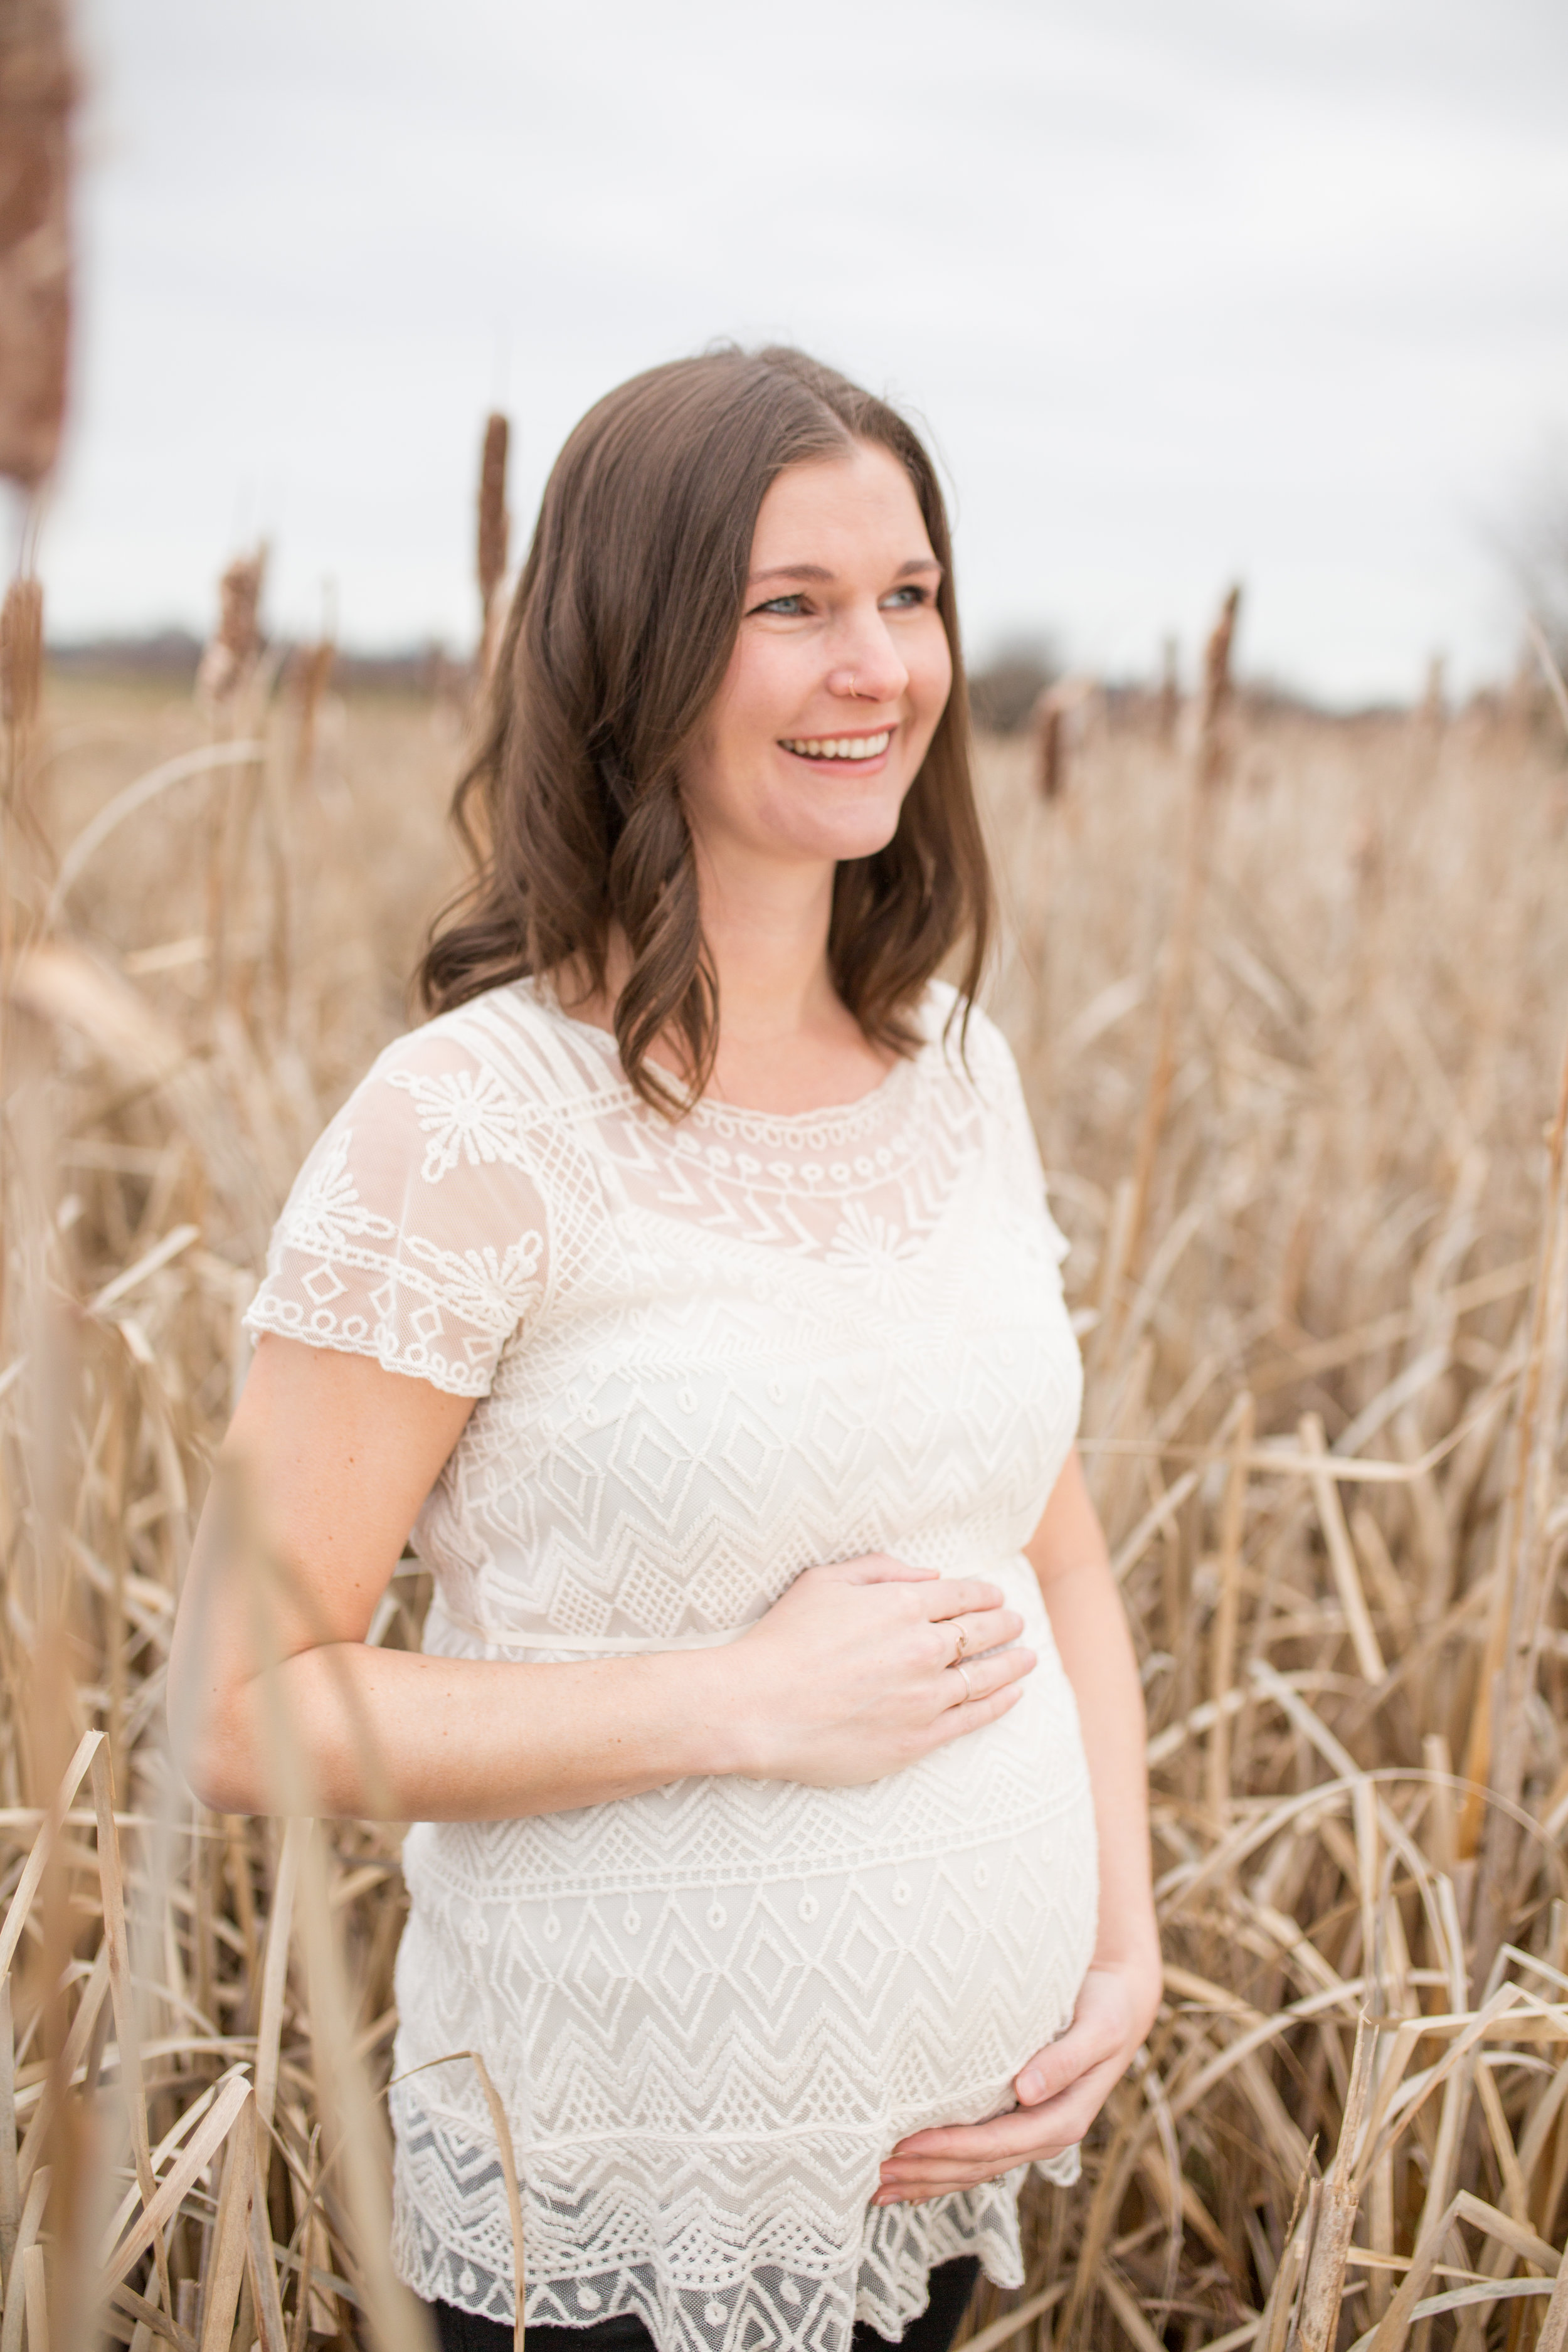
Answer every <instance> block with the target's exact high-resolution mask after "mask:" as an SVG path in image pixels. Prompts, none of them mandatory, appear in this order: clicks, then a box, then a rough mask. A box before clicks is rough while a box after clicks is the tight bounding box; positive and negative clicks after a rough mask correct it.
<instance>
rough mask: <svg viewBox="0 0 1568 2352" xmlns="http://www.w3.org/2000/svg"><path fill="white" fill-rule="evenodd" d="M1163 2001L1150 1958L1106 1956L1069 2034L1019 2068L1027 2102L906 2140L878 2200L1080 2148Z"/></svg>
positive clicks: (910, 2199) (930, 2191)
mask: <svg viewBox="0 0 1568 2352" xmlns="http://www.w3.org/2000/svg"><path fill="white" fill-rule="evenodd" d="M1159 2003H1160V1981H1159V1977H1158V1974H1157V1973H1156V1972H1154V1971H1152V1970H1151V1969H1149V1968H1148V1967H1147V1966H1142V1967H1134V1966H1132V1965H1131V1964H1130V1963H1123V1962H1117V1961H1110V1960H1097V1961H1096V1962H1095V1963H1094V1965H1093V1966H1092V1967H1091V1968H1090V1969H1089V1974H1088V1975H1087V1976H1086V1977H1085V1979H1084V1980H1083V1984H1082V1987H1081V1989H1080V1990H1079V1997H1078V2003H1077V2006H1076V2008H1075V2009H1074V2011H1073V2021H1072V2023H1071V2024H1070V2025H1069V2026H1068V2030H1067V2032H1065V2033H1064V2034H1063V2035H1062V2037H1061V2039H1060V2041H1059V2042H1050V2043H1048V2044H1047V2047H1046V2048H1045V2049H1044V2050H1041V2051H1037V2053H1036V2054H1035V2056H1034V2057H1033V2058H1031V2059H1030V2061H1029V2063H1028V2064H1027V2065H1026V2066H1025V2067H1024V2068H1023V2069H1022V2070H1021V2072H1020V2073H1019V2074H1017V2075H1016V2077H1015V2080H1014V2085H1013V2087H1014V2089H1015V2090H1016V2092H1017V2095H1018V2105H1017V2106H1016V2107H1015V2108H1014V2109H1013V2111H1012V2112H1011V2114H1009V2115H1005V2116H994V2118H993V2120H992V2121H991V2122H990V2123H986V2124H955V2125H952V2126H947V2127H945V2128H942V2129H938V2130H934V2131H921V2132H914V2133H912V2134H911V2135H910V2137H909V2138H908V2139H901V2140H900V2142H899V2144H898V2146H897V2147H895V2148H894V2150H893V2152H892V2154H891V2155H890V2156H889V2157H888V2158H885V2159H884V2161H883V2165H882V2180H881V2186H880V2188H879V2189H878V2191H877V2194H876V2196H875V2197H874V2198H873V2199H872V2200H871V2201H872V2203H873V2204H874V2205H903V2204H908V2205H919V2204H922V2203H924V2201H925V2200H926V2199H927V2198H930V2197H948V2196H951V2195H952V2193H953V2192H954V2190H956V2189H973V2188H975V2187H976V2186H977V2185H978V2184H979V2183H980V2182H982V2181H985V2180H994V2179H997V2178H998V2176H999V2175H1000V2174H1002V2173H1004V2172H1011V2171H1012V2170H1013V2168H1015V2166H1016V2165H1020V2164H1032V2163H1035V2162H1037V2161H1041V2160H1043V2159H1045V2158H1048V2157H1053V2156H1059V2155H1060V2154H1061V2152H1062V2150H1063V2148H1066V2147H1073V2146H1074V2144H1075V2143H1076V2142H1077V2141H1079V2140H1080V2139H1081V2138H1082V2137H1083V2136H1084V2134H1085V2132H1087V2131H1088V2129H1089V2126H1090V2124H1091V2123H1092V2122H1093V2121H1094V2118H1095V2116H1097V2115H1098V2114H1099V2113H1100V2108H1101V2107H1102V2106H1103V2105H1105V2102H1106V2100H1107V2099H1108V2098H1109V2097H1110V2093H1111V2091H1112V2090H1113V2089H1114V2088H1115V2086H1116V2084H1118V2083H1119V2082H1120V2081H1121V2077H1122V2075H1123V2074H1125V2073H1126V2071H1127V2068H1128V2067H1129V2065H1130V2064H1131V2060H1132V2054H1133V2053H1134V2051H1136V2050H1137V2049H1138V2047H1139V2045H1140V2043H1141V2042H1142V2040H1143V2038H1144V2036H1145V2034H1146V2033H1147V2032H1148V2031H1149V2028H1150V2026H1151V2025H1152V2023H1153V2020H1154V2012H1155V2011H1156V2010H1157V2008H1158V2007H1159Z"/></svg>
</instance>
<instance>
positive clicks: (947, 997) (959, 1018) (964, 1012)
mask: <svg viewBox="0 0 1568 2352" xmlns="http://www.w3.org/2000/svg"><path fill="white" fill-rule="evenodd" d="M916 1018H917V1020H918V1022H919V1024H920V1029H921V1036H922V1038H923V1040H924V1050H925V1051H926V1052H927V1053H929V1054H931V1055H933V1056H934V1057H936V1058H937V1059H938V1060H939V1061H941V1062H942V1063H943V1064H945V1066H947V1068H949V1069H950V1070H952V1071H953V1072H954V1073H955V1074H956V1075H957V1076H960V1077H961V1078H965V1079H967V1080H968V1081H969V1082H970V1083H971V1084H972V1085H974V1086H976V1087H978V1088H979V1089H980V1090H981V1092H982V1093H985V1092H988V1091H990V1090H991V1089H992V1088H994V1087H995V1086H998V1085H1000V1086H1001V1087H1005V1088H1007V1089H1009V1090H1010V1089H1012V1088H1015V1087H1017V1085H1018V1066H1017V1064H1016V1062H1015V1060H1014V1058H1013V1049H1012V1047H1011V1046H1010V1045H1008V1043H1007V1040H1006V1038H1005V1036H1004V1035H1003V1034H1002V1032H1001V1030H1000V1029H999V1028H998V1027H997V1025H996V1024H995V1022H994V1020H993V1019H992V1018H991V1015H990V1014H989V1013H986V1012H984V1011H983V1010H982V1008H981V1007H980V1006H979V1005H978V1004H976V1003H974V1001H973V998H972V997H971V998H965V997H964V995H963V992H962V991H960V990H959V989H956V988H954V987H953V985H952V982H951V981H946V980H931V981H928V982H926V987H925V994H924V996H923V997H922V998H921V1003H920V1006H919V1010H918V1013H917V1015H916Z"/></svg>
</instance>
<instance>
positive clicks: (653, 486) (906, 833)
mask: <svg viewBox="0 0 1568 2352" xmlns="http://www.w3.org/2000/svg"><path fill="white" fill-rule="evenodd" d="M857 441H868V442H875V443H877V444H879V446H881V447H883V448H885V449H888V450H889V451H890V452H891V453H892V455H893V456H894V457H896V458H897V459H898V460H899V463H900V465H901V466H902V467H904V469H905V471H906V473H907V474H908V475H909V478H910V483H911V484H912V486H913V488H914V493H915V497H916V499H917V500H918V502H919V505H920V509H921V516H922V517H923V519H924V521H925V527H926V530H928V532H929V533H930V535H931V547H932V550H933V551H934V552H935V554H936V556H937V559H938V561H939V562H941V564H942V585H941V588H940V589H939V591H938V595H937V602H938V606H939V609H940V611H941V613H942V621H943V623H944V624H945V625H946V629H947V636H948V643H949V645H950V646H951V647H952V693H951V694H950V696H949V698H948V702H947V707H946V709H944V710H943V712H942V718H941V719H940V721H939V722H938V725H937V729H936V732H935V734H934V735H933V736H932V738H931V746H930V749H929V750H928V751H927V752H926V756H925V759H924V761H922V762H921V768H920V772H919V773H918V774H917V775H916V777H915V779H914V782H913V783H912V784H911V785H910V790H909V793H907V795H906V797H905V800H904V803H903V807H902V809H901V811H900V817H899V823H898V828H897V830H896V832H895V833H894V835H893V837H892V839H891V841H889V843H888V845H887V846H886V847H885V848H883V849H879V850H877V851H875V852H874V853H873V854H872V855H871V856H868V857H857V858H850V859H846V860H844V861H843V862H842V863H841V864H840V865H839V866H838V869H837V875H836V877H835V880H834V888H833V914H832V919H831V923H830V927H829V932H828V957H829V961H830V963H831V967H832V972H833V979H834V982H835V985H836V986H837V990H838V993H839V995H840V996H841V997H842V999H843V1001H844V1003H845V1004H846V1005H847V1007H848V1009H849V1011H850V1012H851V1013H853V1014H854V1015H855V1018H856V1019H857V1021H858V1023H859V1024H860V1027H861V1029H862V1030H863V1031H864V1033H865V1034H866V1035H867V1036H868V1038H869V1039H870V1040H871V1041H872V1042H873V1043H874V1044H876V1045H881V1046H884V1047H888V1048H890V1049H891V1050H892V1051H894V1052H896V1053H900V1054H906V1055H907V1054H910V1053H912V1052H913V1051H914V1049H915V1046H916V1045H917V1044H918V1042H919V1036H918V1032H917V1029H916V1026H915V1022H914V1019H913V1013H914V1009H915V1006H916V1004H917V1003H918V1001H919V999H920V996H921V992H922V990H923V989H924V986H925V983H926V982H927V981H928V980H929V979H930V978H931V974H932V973H933V972H934V971H936V969H937V967H938V965H939V964H941V963H942V961H943V960H944V959H945V958H946V957H947V956H948V955H949V953H950V952H951V951H952V950H954V949H955V948H957V947H959V946H960V945H961V944H962V946H963V950H964V952H963V961H962V965H961V967H960V971H959V977H958V986H959V1000H960V1004H961V1005H962V1008H963V1013H964V1015H965V1016H967V1013H968V1009H969V1005H970V1003H971V1001H972V999H973V994H974V992H975V989H976V987H977V985H978V983H979V980H980V975H981V971H982V969H983V967H984V961H985V953H986V949H987V947H988V945H989V942H990V938H991V932H992V928H993V922H994V915H993V899H992V886H991V877H990V872H989V868H988V866H987V863H986V857H985V848H984V840H983V838H982V835H981V829H980V820H979V815H978V812H977V810H976V808H975V803H974V792H973V782H972V779H971V775H970V766H969V707H968V698H967V693H966V690H965V687H964V681H963V663H962V660H961V658H960V653H959V636H958V614H957V609H956V606H955V604H954V601H953V589H952V543H951V539H950V535H949V531H948V527H947V515H946V511H945V509H944V508H943V505H942V491H941V488H939V486H938V482H937V478H936V470H935V468H934V467H933V466H932V464H931V458H930V457H929V456H928V455H927V453H926V450H925V448H924V446H922V444H921V439H920V436H919V435H918V434H917V433H916V432H915V431H914V429H913V427H912V426H911V425H909V424H907V423H906V421H905V420H904V418H903V417H901V416H900V415H899V414H898V412H897V410H896V409H894V408H891V407H889V404H887V402H886V401H882V400H878V399H876V398H875V397H874V396H873V395H872V394H870V393H868V392H862V391H861V390H860V388H859V387H858V385H857V384H853V383H849V382H848V381H847V378H846V377H844V376H841V375H838V374H837V373H835V372H834V371H833V369H831V368H827V367H824V366H822V365H821V364H820V363H819V362H817V361H816V360H813V359H809V358H807V357H806V355H805V352H797V351H790V350H784V349H772V350H767V351H761V352H742V351H737V350H722V351H716V352H708V353H706V354H705V355H704V356H703V357H702V358H700V359H691V360H677V361H675V362H672V363H671V364H669V365H668V366H666V367H658V368H653V369H651V370H650V371H649V372H648V373H647V374H646V375H639V376H634V377H633V379H632V381H631V382H630V383H624V384H622V385H621V386H620V387H619V389H618V390H616V391H615V392H612V393H610V394H607V395H606V397H605V399H603V400H601V401H600V402H599V403H598V404H597V405H596V406H595V407H594V408H591V409H590V410H589V412H588V414H587V415H586V416H584V419H583V421H582V423H581V424H580V425H578V426H577V427H576V430H575V431H574V433H573V435H572V436H571V438H570V439H569V440H568V441H567V443H566V446H565V447H564V448H563V450H562V452H561V455H560V457H558V458H557V459H556V461H555V466H554V468H553V470H552V474H551V477H550V480H549V482H548V484H547V485H546V488H545V492H544V500H543V504H542V508H541V509H540V516H539V523H538V527H537V529H536V530H535V531H534V534H533V543H532V545H531V547H530V549H529V551H528V560H527V562H525V563H524V565H523V567H522V573H521V578H520V580H519V582H518V585H517V593H516V596H515V598H514V599H513V602H512V606H511V611H510V615H509V617H508V620H507V625H506V630H505V634H504V635H503V637H502V640H501V644H500V651H499V654H498V656H497V661H496V666H495V671H494V675H493V678H492V682H491V686H490V689H489V705H488V709H487V712H486V719H485V727H484V734H483V738H482V740H481V742H480V746H479V751H478V754H477V756H476V757H475V759H474V761H473V762H472V764H471V765H470V767H469V768H468V772H466V774H465V775H464V776H463V778H462V780H461V782H459V784H458V790H457V794H456V797H455V799H454V802H453V816H454V819H455V822H456V824H457V826H458V831H459V833H460V834H461V835H462V837H463V840H464V842H465V845H467V847H468V851H469V853H470V855H471V856H472V857H473V859H474V861H475V872H474V874H473V877H472V879H471V880H470V882H469V883H468V887H467V888H466V889H465V890H464V891H463V892H462V893H461V895H460V896H459V897H458V898H457V899H456V900H455V901H454V902H453V904H452V906H451V907H450V908H447V911H446V913H445V915H444V916H443V917H441V918H440V919H438V921H437V927H436V929H435V930H434V932H433V934H432V937H431V940H430V942H429V945H428V947H427V950H426V954H425V958H424V961H422V963H421V965H420V967H419V971H418V974H417V985H418V989H419V992H420V995H421V997H422V998H423V1001H424V1003H425V1004H426V1006H427V1007H428V1008H430V1009H431V1010H433V1011H437V1012H445V1011H447V1009H448V1008H449V1007H450V1006H452V1005H454V1004H461V1003H464V1002H465V1001H466V999H468V997H471V996H475V995H478V994H479V992H480V991H481V990H482V989H487V988H493V987H496V986H498V985H500V983H502V982H507V981H510V980H516V979H519V978H521V976H522V975H523V974H525V973H539V974H542V975H547V976H548V975H552V974H559V973H561V972H563V971H570V972H571V973H572V974H573V975H574V978H575V979H576V980H577V981H578V982H583V981H585V982H586V983H587V985H588V987H589V988H590V989H591V990H592V991H594V992H601V991H603V990H604V989H605V970H606V954H607V950H608V947H609V942H610V937H611V932H612V929H613V927H615V926H617V925H618V927H619V929H620V931H621V933H622V934H623V936H624V938H625V940H626V946H627V949H628V950H629V952H630V971H629V972H628V974H627V977H626V982H625V985H624V986H623V988H622V989H621V992H620V994H619V996H618V998H617V1000H616V1008H615V1034H616V1044H617V1045H618V1046H619V1048H620V1055H621V1061H622V1065H623V1066H624V1068H625V1070H626V1076H627V1078H628V1079H629V1081H630V1082H631V1084H632V1085H633V1086H634V1087H636V1088H637V1092H638V1093H639V1094H640V1095H641V1096H642V1097H643V1098H644V1100H645V1101H647V1102H648V1103H650V1104H652V1105H653V1106H654V1107H655V1108H658V1109H660V1110H663V1111H665V1112H667V1113H673V1114H679V1112H680V1111H682V1110H684V1109H687V1108H689V1107H690V1103H691V1102H693V1101H695V1100H696V1098H697V1097H698V1096H699V1095H700V1093H701V1092H702V1090H703V1088H704V1087H705V1086H706V1085H707V1082H708V1079H709V1076H710V1073H711V1070H712V1066H713V1058H714V1055H715V1053H716V1052H717V1050H718V1024H719V991H718V981H717V977H716V975H715V973H714V971H713V967H712V962H711V959H710V956H709V954H708V951H707V949H706V945H705V942H704V940H703V936H702V923H701V912H700V906H699V902H698V885H697V864H696V857H695V854H694V851H693V846H692V841H691V835H690V834H689V830H688V827H687V821H686V816H685V814H684V812H683V810H682V807H681V801H680V788H679V778H680V765H681V760H682V756H683V754H684V753H685V752H686V751H687V749H688V747H689V745H690V744H691V742H692V741H693V740H694V738H695V736H696V734H697V732H698V730H699V729H700V726H701V724H702V721H703V719H704V717H705V715H706V713H707V711H708V709H709V706H710V703H711V702H712V700H713V698H714V696H715V695H716V693H717V692H718V690H719V688H720V685H721V682H722V680H723V677H724V674H725V671H726V669H727V667H728V666H729V661H730V656H731V652H732V650H733V648H734V645H735V640H736V635H737V633H738V631H739V628H740V624H741V614H742V603H743V599H744V593H745V584H746V577H747V572H748V569H749V566H750V562H751V551H752V534H753V532H754V530H755V528H756V520H757V512H758V509H759V508H760V507H761V505H762V502H763V497H764V496H765V494H766V492H767V490H768V488H769V486H770V484H771V483H772V482H773V481H774V480H775V479H776V478H777V477H778V476H779V475H780V474H781V473H783V472H784V469H785V467H789V466H799V465H804V464H806V463H809V462H810V461H812V460H814V459H822V458H832V457H840V456H842V455H843V454H844V453H845V452H846V451H847V449H848V448H849V447H850V446H852V445H853V444H854V443H855V442H857ZM660 1037H668V1038H671V1039H672V1040H674V1041H675V1042H676V1043H677V1045H678V1047H679V1050H680V1053H681V1058H682V1059H683V1060H684V1062H685V1065H686V1068H687V1071H688V1073H689V1085H690V1095H689V1098H688V1099H687V1100H685V1101H682V1100H680V1099H679V1097H677V1096H676V1095H675V1094H674V1093H673V1092H672V1091H671V1089H670V1088H669V1087H668V1086H666V1085H664V1084H661V1082H660V1078H659V1076H658V1070H657V1068H656V1067H655V1066H652V1065H651V1064H650V1062H649V1059H648V1056H649V1054H650V1052H651V1050H652V1048H653V1046H654V1045H655V1043H656V1041H657V1040H658V1039H659V1038H660Z"/></svg>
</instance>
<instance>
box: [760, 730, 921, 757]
mask: <svg viewBox="0 0 1568 2352" xmlns="http://www.w3.org/2000/svg"><path fill="white" fill-rule="evenodd" d="M892 740H893V730H892V729H891V728H890V727H884V728H882V729H881V730H880V731H879V733H877V734H875V735H796V736H789V735H785V736H781V737H780V739H779V741H780V745H781V747H782V749H783V750H784V751H793V752H794V753H795V758H796V759H797V760H876V759H879V758H880V757H881V755H882V753H883V752H884V751H886V750H887V748H888V746H889V743H890V742H891V741H892Z"/></svg>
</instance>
